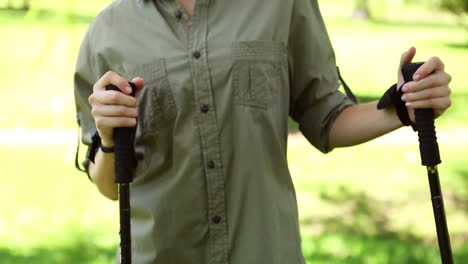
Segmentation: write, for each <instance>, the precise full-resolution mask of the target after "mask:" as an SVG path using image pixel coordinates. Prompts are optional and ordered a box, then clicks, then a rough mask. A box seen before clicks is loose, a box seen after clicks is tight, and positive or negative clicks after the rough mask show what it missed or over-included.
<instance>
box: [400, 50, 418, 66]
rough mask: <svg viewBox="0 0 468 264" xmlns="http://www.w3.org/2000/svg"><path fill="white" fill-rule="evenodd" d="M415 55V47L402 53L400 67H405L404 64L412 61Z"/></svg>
mask: <svg viewBox="0 0 468 264" xmlns="http://www.w3.org/2000/svg"><path fill="white" fill-rule="evenodd" d="M415 55H416V48H415V47H411V48H410V49H409V50H408V51H406V52H405V53H403V55H401V60H400V69H401V67H403V65H405V64H408V63H411V61H412V60H413V58H414V56H415Z"/></svg>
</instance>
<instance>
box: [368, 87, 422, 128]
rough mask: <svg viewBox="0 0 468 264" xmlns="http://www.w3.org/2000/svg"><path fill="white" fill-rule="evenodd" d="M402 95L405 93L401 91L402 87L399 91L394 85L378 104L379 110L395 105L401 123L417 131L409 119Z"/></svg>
mask: <svg viewBox="0 0 468 264" xmlns="http://www.w3.org/2000/svg"><path fill="white" fill-rule="evenodd" d="M402 95H403V91H402V90H401V87H400V89H397V84H394V85H392V87H390V88H389V89H388V90H387V91H386V92H385V94H384V95H383V96H382V98H380V101H379V103H378V104H377V109H379V110H382V109H385V108H387V107H389V106H391V105H394V106H395V109H396V112H397V115H398V118H399V119H400V121H401V123H402V124H403V125H404V126H411V127H412V128H413V130H414V131H416V128H415V126H414V124H413V123H412V122H411V119H410V117H409V114H408V109H407V108H406V105H405V102H404V101H402V100H401V96H402Z"/></svg>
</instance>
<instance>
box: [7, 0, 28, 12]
mask: <svg viewBox="0 0 468 264" xmlns="http://www.w3.org/2000/svg"><path fill="white" fill-rule="evenodd" d="M17 2H18V1H13V0H8V1H7V9H10V10H12V9H18V8H17V7H16V6H15V3H17ZM22 2H23V4H22V5H21V8H20V9H22V10H24V11H28V10H29V8H30V7H31V0H23V1H22Z"/></svg>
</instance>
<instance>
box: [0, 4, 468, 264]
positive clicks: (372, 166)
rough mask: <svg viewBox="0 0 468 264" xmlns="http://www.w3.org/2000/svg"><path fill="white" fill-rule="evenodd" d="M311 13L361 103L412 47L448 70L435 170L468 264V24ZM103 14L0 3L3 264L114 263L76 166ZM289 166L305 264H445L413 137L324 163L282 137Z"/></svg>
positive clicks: (391, 14)
mask: <svg viewBox="0 0 468 264" xmlns="http://www.w3.org/2000/svg"><path fill="white" fill-rule="evenodd" d="M127 1H129V0H127ZM319 2H320V4H321V9H322V13H323V15H324V18H325V20H326V24H327V27H328V31H329V33H330V36H331V39H332V42H333V45H334V47H335V52H336V56H337V62H338V65H339V66H340V69H341V72H342V75H343V77H344V78H345V79H346V81H347V83H348V84H349V85H350V86H351V87H352V88H353V90H354V92H355V93H356V94H357V95H358V97H359V98H360V99H361V101H369V100H374V99H377V98H379V97H380V96H381V94H382V93H383V92H384V91H385V90H386V89H387V88H388V87H389V85H390V84H392V83H394V82H395V81H396V70H397V66H398V63H399V59H400V55H401V54H402V53H403V52H404V51H406V50H407V49H408V48H409V47H411V46H415V47H416V48H417V50H418V52H417V56H416V60H417V61H423V60H427V59H428V58H430V57H431V56H433V55H437V56H439V57H440V58H442V59H443V61H444V62H445V63H446V70H447V72H449V73H450V74H451V75H452V76H453V81H452V84H451V88H452V90H453V106H452V108H451V109H450V110H449V111H448V112H447V113H446V115H445V116H443V117H441V118H439V119H438V120H437V122H436V125H437V129H438V137H439V144H440V149H441V155H442V159H443V163H442V165H441V166H440V168H439V171H440V175H441V183H442V189H443V191H444V196H445V203H446V213H447V219H448V223H449V230H450V233H451V238H452V246H453V251H454V257H455V262H456V263H468V243H467V241H468V166H467V162H468V150H467V148H468V139H467V135H468V111H466V110H463V107H465V105H466V103H468V89H467V84H468V74H466V70H467V61H468V60H467V59H468V31H467V30H466V15H465V14H463V13H461V14H458V15H457V14H454V13H453V12H448V11H444V10H441V9H440V8H438V3H439V2H438V1H422V0H421V1H416V0H413V1H411V0H407V1H403V0H387V1H385V0H375V1H373V0H369V1H366V0H363V1H350V0H328V1H325V0H323V1H319ZM109 3H110V1H109V0H93V1H92V0H82V1H53V0H36V1H35V0H32V1H18V0H16V1H15V0H11V1H5V0H3V1H1V0H0V43H1V44H0V47H1V48H0V58H1V59H0V85H1V90H2V96H0V109H1V112H2V114H1V115H0V160H1V162H0V164H1V166H0V201H1V202H2V204H1V208H2V212H1V213H0V263H1V264H10V263H11V264H13V263H14V264H23V263H24V264H26V263H28V264H35V263H48V264H55V263H61V264H63V263H72V264H73V263H92V264H98V263H99V264H101V263H102V264H103V263H113V259H114V255H115V254H114V253H115V248H116V246H117V244H118V212H117V204H116V203H114V202H110V201H107V200H106V199H105V198H103V197H102V196H100V195H99V194H98V193H97V191H96V190H95V188H94V187H93V185H92V184H91V183H90V182H89V181H88V179H87V177H86V175H84V174H82V173H79V172H77V171H76V170H75V169H74V164H73V162H74V154H75V148H76V141H77V128H76V120H75V110H74V103H73V88H72V86H73V83H72V77H73V68H74V63H75V60H76V56H77V52H78V48H79V45H80V43H81V40H82V37H83V34H84V33H85V31H86V29H87V27H88V25H89V23H91V22H92V20H93V18H94V17H95V15H96V14H97V13H98V12H99V11H100V10H101V9H102V8H104V7H105V6H106V5H107V4H109ZM25 4H26V8H24V7H25V6H24V5H25ZM358 4H359V5H360V8H359V9H356V7H357V5H358ZM291 130H292V131H294V124H292V129H291ZM288 155H289V162H290V168H291V173H292V175H293V177H294V181H295V185H296V188H297V196H298V201H299V207H300V221H301V229H302V234H303V250H304V254H305V256H306V258H307V261H308V263H309V264H310V263H340V264H341V263H342V264H354V263H355V264H357V263H371V264H379V263H382V264H384V263H421V264H423V263H424V264H436V263H440V259H439V252H438V247H437V237H436V233H435V225H434V220H433V214H432V207H431V202H430V195H429V188H428V183H427V176H426V171H425V168H423V167H422V166H421V165H420V164H419V163H420V158H419V152H418V145H417V138H416V135H415V134H414V133H413V132H412V131H411V129H409V128H403V129H400V130H399V131H396V132H394V133H391V134H389V135H387V136H384V137H382V138H380V139H378V140H375V141H373V142H369V143H366V144H363V145H360V146H356V147H353V148H343V149H337V150H335V151H334V152H332V153H330V154H328V155H323V154H320V153H319V152H318V151H316V150H314V149H313V148H312V147H311V146H310V145H309V144H308V143H307V142H306V141H305V140H304V139H303V138H302V136H300V135H298V134H296V133H291V140H290V144H289V149H288Z"/></svg>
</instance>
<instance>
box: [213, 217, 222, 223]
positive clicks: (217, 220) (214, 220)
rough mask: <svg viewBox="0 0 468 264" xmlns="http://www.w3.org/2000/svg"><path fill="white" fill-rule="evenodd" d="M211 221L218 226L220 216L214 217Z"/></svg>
mask: <svg viewBox="0 0 468 264" xmlns="http://www.w3.org/2000/svg"><path fill="white" fill-rule="evenodd" d="M211 221H213V223H214V224H219V223H220V222H221V216H219V215H215V216H213V218H211Z"/></svg>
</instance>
